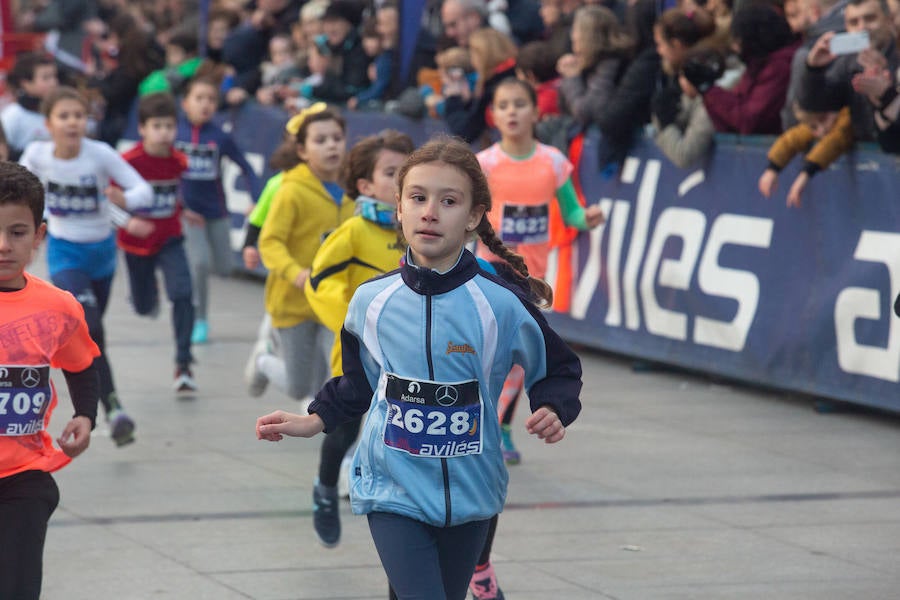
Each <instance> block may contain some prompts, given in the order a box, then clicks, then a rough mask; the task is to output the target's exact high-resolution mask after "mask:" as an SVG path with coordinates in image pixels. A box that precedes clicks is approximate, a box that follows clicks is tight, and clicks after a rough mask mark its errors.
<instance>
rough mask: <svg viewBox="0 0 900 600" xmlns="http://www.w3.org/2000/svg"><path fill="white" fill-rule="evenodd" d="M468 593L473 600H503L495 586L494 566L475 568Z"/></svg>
mask: <svg viewBox="0 0 900 600" xmlns="http://www.w3.org/2000/svg"><path fill="white" fill-rule="evenodd" d="M469 591H470V592H472V597H473V598H475V600H504V599H503V592H501V591H500V587H499V586H498V585H497V575H496V574H495V573H494V565H492V564H491V563H488V564H487V565H486V566H484V567H483V568H478V567H476V568H475V572H474V573H473V574H472V580H471V581H470V582H469Z"/></svg>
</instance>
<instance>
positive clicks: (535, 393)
mask: <svg viewBox="0 0 900 600" xmlns="http://www.w3.org/2000/svg"><path fill="white" fill-rule="evenodd" d="M523 304H524V305H525V307H526V308H527V309H528V312H529V313H530V314H531V316H532V318H533V319H534V320H535V322H536V323H537V325H538V326H539V327H540V330H541V333H542V335H543V337H544V347H545V348H546V350H545V352H546V359H545V360H546V365H547V368H546V375H545V376H544V377H543V378H542V379H539V380H538V381H536V382H534V383H533V384H532V385H531V387H530V388H529V390H528V398H529V400H530V403H531V411H532V412H534V411H536V410H537V409H539V408H540V407H542V406H549V407H550V408H552V409H553V410H554V411H555V412H556V414H557V415H558V416H559V420H560V421H562V424H563V425H564V426H565V427H568V426H569V425H570V424H571V423H572V422H574V421H575V419H576V417H578V414H579V413H580V412H581V400H580V399H579V395H580V394H581V360H579V358H578V355H576V354H575V353H574V352H573V351H572V349H571V348H569V345H568V344H566V343H565V342H564V341H563V339H562V338H561V337H559V334H557V333H556V332H555V331H553V329H552V328H551V327H550V325H549V324H548V323H547V320H546V319H545V318H544V315H543V314H541V311H540V310H539V309H538V308H537V307H536V306H534V305H533V304H531V303H530V302H527V301H526V302H523ZM525 376H526V378H527V377H528V372H527V369H526V373H525Z"/></svg>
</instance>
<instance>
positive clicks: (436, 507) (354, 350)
mask: <svg viewBox="0 0 900 600" xmlns="http://www.w3.org/2000/svg"><path fill="white" fill-rule="evenodd" d="M341 343H342V344H343V356H342V359H343V367H344V374H343V376H341V377H335V378H334V379H332V380H331V381H329V382H328V383H326V384H325V386H324V387H323V388H322V390H321V391H320V392H319V393H318V395H317V396H316V400H315V401H314V402H313V403H312V404H311V405H310V407H309V411H310V413H317V414H318V415H319V416H320V417H321V418H322V420H323V421H324V423H325V431H326V432H329V431H332V430H333V429H334V428H335V427H336V426H337V425H339V424H341V423H343V422H346V421H348V420H350V419H351V418H353V417H356V416H359V415H362V414H363V413H364V412H365V411H366V410H369V409H370V406H371V410H370V412H369V416H368V419H367V420H366V423H365V426H364V427H363V431H362V436H361V439H360V443H359V446H358V448H357V451H356V455H355V456H354V459H353V465H352V469H351V480H350V498H351V504H352V507H353V512H355V513H357V514H365V513H370V512H376V511H378V512H390V513H396V514H400V515H404V516H407V517H410V518H413V519H416V520H419V521H423V522H426V523H429V524H431V525H435V526H439V527H446V526H453V525H459V524H461V523H466V522H469V521H475V520H480V519H486V518H489V517H491V516H493V515H495V514H497V513H499V512H500V511H501V510H502V508H503V503H504V501H505V499H506V485H507V480H508V474H507V472H506V467H505V465H504V463H503V456H502V453H501V449H500V425H499V422H498V419H497V400H498V398H499V396H500V391H501V390H502V388H503V381H504V379H505V378H506V376H507V374H508V373H509V370H510V368H511V367H512V365H513V364H519V365H521V366H522V367H523V368H524V369H525V386H526V389H528V392H529V398H530V401H531V409H532V411H534V410H536V409H537V408H539V407H540V406H544V405H549V406H550V407H552V408H553V409H554V410H555V411H556V412H557V414H558V415H559V417H560V420H561V421H562V423H563V424H564V425H569V424H570V423H571V422H572V421H574V420H575V417H576V416H577V415H578V413H579V411H580V410H581V402H580V401H579V399H578V396H579V393H580V391H581V363H580V361H579V360H578V357H577V356H576V355H575V353H574V352H572V350H571V349H570V348H569V347H568V346H567V345H566V344H565V342H563V341H562V340H561V339H560V338H559V336H558V335H557V334H556V333H555V332H554V331H553V330H552V329H550V327H549V326H548V325H547V322H546V320H545V319H544V317H543V315H541V313H540V311H539V310H538V309H537V308H536V307H535V306H534V305H533V304H532V303H531V302H529V301H528V300H527V299H526V298H524V297H523V295H522V290H520V289H518V288H515V287H514V286H512V285H510V284H508V283H506V282H504V281H503V280H501V279H499V278H498V277H496V276H495V275H491V274H489V273H487V272H486V271H484V270H483V269H482V268H481V267H480V265H479V264H478V262H477V261H476V259H475V257H474V256H473V255H472V254H471V253H470V252H468V251H463V253H462V254H461V256H460V259H459V260H458V261H457V264H456V265H455V266H454V267H453V268H452V269H451V270H450V271H448V272H446V273H443V274H440V273H437V272H435V271H433V270H431V269H426V268H419V267H416V266H414V265H412V264H410V262H409V260H407V263H406V264H405V265H403V266H402V267H401V268H400V269H398V270H396V271H393V272H391V273H388V274H386V275H384V276H382V277H379V278H377V279H372V280H370V281H368V282H366V283H364V284H363V285H362V286H360V287H359V288H358V289H357V291H356V293H355V294H354V296H353V299H352V300H351V302H350V308H349V311H348V313H347V318H346V320H345V322H344V328H343V330H342V332H341Z"/></svg>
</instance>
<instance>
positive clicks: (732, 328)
mask: <svg viewBox="0 0 900 600" xmlns="http://www.w3.org/2000/svg"><path fill="white" fill-rule="evenodd" d="M772 226H773V223H772V219H762V218H759V217H747V216H743V215H728V214H725V215H720V216H719V218H717V219H716V220H715V222H714V223H713V225H712V228H711V229H710V231H709V239H707V240H706V249H705V250H704V251H703V258H702V259H701V260H700V269H699V270H698V272H697V282H698V283H699V284H700V289H701V290H703V292H704V293H706V294H709V295H710V296H718V297H720V298H733V299H734V300H736V301H737V303H738V309H737V313H736V314H735V315H734V319H732V320H731V321H730V322H722V321H716V320H714V319H707V318H706V317H701V316H698V317H697V318H696V320H695V321H694V341H695V342H697V343H698V344H703V345H705V346H715V347H717V348H723V349H725V350H732V351H734V352H739V351H741V350H742V349H743V348H744V344H745V343H746V341H747V334H748V333H750V326H751V325H752V324H753V318H754V317H755V316H756V307H757V306H758V305H759V278H757V276H756V274H755V273H752V272H750V271H742V270H740V269H729V268H727V267H721V266H719V263H718V260H717V259H718V257H719V252H720V251H721V250H722V246H725V245H726V244H736V245H739V246H752V247H755V248H768V247H769V244H770V243H771V242H772Z"/></svg>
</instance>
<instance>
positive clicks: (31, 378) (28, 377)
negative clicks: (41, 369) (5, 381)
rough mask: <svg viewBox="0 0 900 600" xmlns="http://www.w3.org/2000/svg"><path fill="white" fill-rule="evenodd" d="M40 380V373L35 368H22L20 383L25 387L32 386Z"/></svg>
mask: <svg viewBox="0 0 900 600" xmlns="http://www.w3.org/2000/svg"><path fill="white" fill-rule="evenodd" d="M40 382H41V374H40V373H38V370H37V369H32V368H27V369H22V385H24V386H25V387H27V388H33V387H35V386H37V384H39V383H40Z"/></svg>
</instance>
